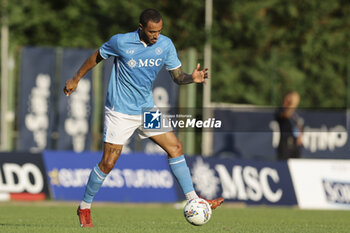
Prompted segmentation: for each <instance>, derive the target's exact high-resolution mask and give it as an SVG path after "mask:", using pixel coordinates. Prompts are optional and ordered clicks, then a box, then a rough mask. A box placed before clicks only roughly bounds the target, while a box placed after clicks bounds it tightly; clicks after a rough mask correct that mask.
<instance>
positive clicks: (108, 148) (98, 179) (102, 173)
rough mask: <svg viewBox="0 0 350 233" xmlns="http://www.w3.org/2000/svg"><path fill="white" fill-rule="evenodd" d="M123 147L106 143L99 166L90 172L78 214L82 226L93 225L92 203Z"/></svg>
mask: <svg viewBox="0 0 350 233" xmlns="http://www.w3.org/2000/svg"><path fill="white" fill-rule="evenodd" d="M122 149H123V146H122V145H115V144H110V143H106V142H105V143H104V150H103V156H102V159H101V161H100V162H99V164H98V165H97V166H95V167H94V168H93V170H92V171H91V173H90V177H89V181H88V184H87V185H86V190H85V194H84V199H83V201H82V202H81V203H80V205H79V207H78V210H77V214H78V216H79V222H80V226H81V227H93V226H94V225H93V223H92V219H91V210H90V208H91V203H92V200H93V198H94V196H95V195H96V193H97V192H98V190H99V189H100V187H101V185H102V183H103V181H104V179H105V177H106V176H107V174H108V173H109V172H110V171H111V170H112V169H113V167H114V165H115V163H116V162H117V160H118V158H119V156H120V153H121V151H122Z"/></svg>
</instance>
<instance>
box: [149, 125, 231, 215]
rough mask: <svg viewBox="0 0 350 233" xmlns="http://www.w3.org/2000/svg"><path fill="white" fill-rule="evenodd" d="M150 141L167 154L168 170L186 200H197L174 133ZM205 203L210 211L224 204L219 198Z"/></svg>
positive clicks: (154, 137) (155, 137)
mask: <svg viewBox="0 0 350 233" xmlns="http://www.w3.org/2000/svg"><path fill="white" fill-rule="evenodd" d="M151 139H152V140H153V141H154V142H155V143H157V144H158V145H159V146H160V147H162V148H163V149H164V150H165V151H166V152H167V153H168V162H169V166H170V170H171V171H172V172H173V174H174V176H175V177H176V179H177V181H178V182H179V184H180V186H181V188H182V190H183V192H184V194H185V196H186V199H188V200H190V199H195V198H198V196H197V194H196V192H195V191H194V188H193V183H192V178H191V174H190V170H189V168H188V167H187V164H186V161H185V157H184V155H183V150H182V144H181V142H180V141H179V140H178V139H177V137H176V135H175V134H174V132H167V133H164V134H160V135H156V136H153V137H151ZM206 201H207V202H208V203H209V205H210V206H211V208H212V209H215V208H216V207H218V206H220V205H221V204H222V203H223V202H224V198H222V197H220V198H217V199H213V200H206Z"/></svg>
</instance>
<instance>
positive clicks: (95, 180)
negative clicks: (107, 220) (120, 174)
mask: <svg viewBox="0 0 350 233" xmlns="http://www.w3.org/2000/svg"><path fill="white" fill-rule="evenodd" d="M106 176H107V174H105V173H103V172H102V171H101V170H100V168H99V167H98V165H96V166H95V167H94V168H93V169H92V171H91V173H90V176H89V181H88V183H87V185H86V189H85V194H84V199H83V200H84V201H85V202H87V203H91V202H92V200H93V199H94V197H95V195H96V193H97V192H98V190H99V189H100V187H101V185H102V183H103V181H104V180H105V178H106Z"/></svg>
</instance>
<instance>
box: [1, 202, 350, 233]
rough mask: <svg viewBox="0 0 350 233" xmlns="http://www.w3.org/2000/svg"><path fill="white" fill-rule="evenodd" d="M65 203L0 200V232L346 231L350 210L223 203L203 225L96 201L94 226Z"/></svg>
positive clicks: (176, 212)
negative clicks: (87, 224)
mask: <svg viewBox="0 0 350 233" xmlns="http://www.w3.org/2000/svg"><path fill="white" fill-rule="evenodd" d="M77 205H78V203H66V202H50V201H48V202H32V203H28V202H3V203H0V232H6V233H11V232H21V233H23V232H35V233H40V232H45V233H51V232H59V233H62V232H69V233H72V232H120V233H129V232H130V233H137V232H140V233H141V232H142V233H146V232H150V233H157V232H159V233H168V232H181V233H182V232H186V233H187V232H201V233H203V232H210V233H216V232H244V233H251V232H267V233H273V232H283V233H285V232H298V233H300V232H303V233H308V232H315V233H316V232H317V233H322V232H324V233H330V232H336V233H341V232H350V211H326V210H319V211H318V210H317V211H316V210H299V209H297V208H284V207H266V206H262V207H244V208H243V207H235V206H232V204H229V203H224V205H223V206H222V207H219V208H218V209H217V210H215V211H213V215H212V218H211V220H210V221H209V222H208V223H207V224H205V225H204V226H199V227H197V226H192V225H190V224H189V223H187V222H186V220H185V218H184V217H183V212H182V210H181V209H175V208H174V205H171V204H164V205H163V204H114V203H107V204H100V203H96V204H94V205H93V208H92V218H93V221H94V224H95V228H92V229H88V228H86V229H85V228H84V229H83V228H80V226H79V221H78V217H77V216H76V207H77Z"/></svg>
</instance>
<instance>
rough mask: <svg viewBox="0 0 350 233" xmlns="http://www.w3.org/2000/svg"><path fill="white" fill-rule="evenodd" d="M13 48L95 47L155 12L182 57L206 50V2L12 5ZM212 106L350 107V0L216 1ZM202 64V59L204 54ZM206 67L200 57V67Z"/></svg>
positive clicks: (68, 0) (30, 1)
mask: <svg viewBox="0 0 350 233" xmlns="http://www.w3.org/2000/svg"><path fill="white" fill-rule="evenodd" d="M8 4H9V12H8V14H9V24H10V33H11V34H10V36H11V45H12V46H18V45H26V46H28V45H33V46H64V47H86V48H98V47H99V46H100V45H101V44H102V43H103V42H105V41H106V40H108V39H109V38H110V37H111V36H112V35H114V34H116V33H123V32H127V31H133V30H136V28H137V26H138V17H139V14H140V13H141V11H142V10H143V9H146V8H150V7H153V8H157V9H158V10H159V11H160V12H161V13H162V15H163V18H164V29H163V34H165V35H167V36H169V37H170V38H171V39H172V40H173V41H174V43H175V45H176V47H177V48H178V49H179V50H185V49H187V48H189V47H195V48H196V49H197V50H198V51H202V50H203V46H204V42H205V38H206V34H205V30H204V22H205V20H204V19H205V16H204V13H205V4H204V1H202V0H180V1H170V0H154V1H151V0H128V1H122V0H115V1H110V0H94V1H91V0H51V1H46V0H26V1H24V0H11V1H8ZM213 5H214V19H213V29H212V37H211V40H212V45H213V66H212V85H213V86H212V90H213V91H212V94H213V96H212V100H213V101H215V102H232V103H247V104H257V105H278V104H280V102H281V98H282V96H283V93H284V92H286V91H287V90H290V89H294V90H297V91H298V92H300V94H301V97H302V101H301V106H303V107H340V108H344V107H346V106H347V103H346V100H347V79H348V78H347V72H348V73H349V74H350V72H349V71H348V70H349V67H350V65H349V64H347V63H348V62H347V61H349V60H350V58H349V55H348V54H349V47H350V46H349V43H350V35H349V34H350V30H349V24H350V22H349V21H350V3H349V1H347V0H324V1H319V0H309V1H301V0H264V1H261V0H250V1H246V0H236V1H233V0H231V1H228V0H215V1H213ZM200 57H202V56H201V55H200ZM200 61H202V58H201V60H200Z"/></svg>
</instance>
